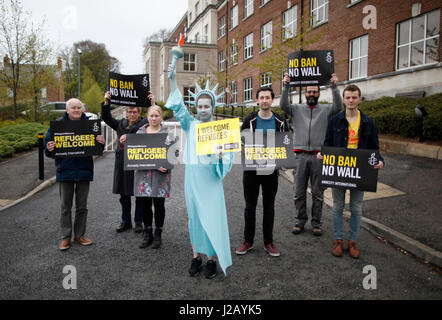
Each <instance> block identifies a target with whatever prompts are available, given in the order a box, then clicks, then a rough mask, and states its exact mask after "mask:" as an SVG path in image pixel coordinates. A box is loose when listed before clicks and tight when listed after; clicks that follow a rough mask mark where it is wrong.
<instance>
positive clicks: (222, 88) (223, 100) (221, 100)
mask: <svg viewBox="0 0 442 320" xmlns="http://www.w3.org/2000/svg"><path fill="white" fill-rule="evenodd" d="M223 92H224V87H220V88H219V89H218V94H221V93H223ZM218 102H219V103H226V95H225V94H224V95H223V96H222V97H221V98H219V99H218Z"/></svg>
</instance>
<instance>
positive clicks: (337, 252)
mask: <svg viewBox="0 0 442 320" xmlns="http://www.w3.org/2000/svg"><path fill="white" fill-rule="evenodd" d="M343 246H344V242H343V240H335V244H334V246H333V250H332V254H333V255H334V256H335V257H342V250H343Z"/></svg>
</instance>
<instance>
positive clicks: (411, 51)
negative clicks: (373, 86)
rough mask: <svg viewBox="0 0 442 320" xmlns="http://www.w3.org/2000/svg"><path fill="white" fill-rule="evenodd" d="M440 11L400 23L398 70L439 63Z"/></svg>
mask: <svg viewBox="0 0 442 320" xmlns="http://www.w3.org/2000/svg"><path fill="white" fill-rule="evenodd" d="M439 36H440V9H438V10H434V11H432V12H429V13H427V14H423V15H420V16H418V17H415V18H413V19H410V20H407V21H405V22H402V23H399V24H398V25H397V31H396V39H397V40H396V43H397V47H396V55H397V57H396V61H397V62H396V69H403V68H410V67H414V66H418V65H424V64H430V63H437V62H439Z"/></svg>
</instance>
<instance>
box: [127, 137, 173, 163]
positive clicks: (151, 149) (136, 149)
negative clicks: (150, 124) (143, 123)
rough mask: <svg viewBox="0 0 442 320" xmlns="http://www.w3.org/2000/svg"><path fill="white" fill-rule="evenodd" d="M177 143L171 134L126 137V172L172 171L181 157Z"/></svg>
mask: <svg viewBox="0 0 442 320" xmlns="http://www.w3.org/2000/svg"><path fill="white" fill-rule="evenodd" d="M177 141H178V137H173V136H172V134H171V133H146V134H143V133H140V134H128V135H126V143H125V145H124V170H152V169H158V168H160V167H163V168H166V169H171V168H172V167H173V165H174V164H175V163H176V161H177V158H178V156H179V147H178V145H177V144H176V142H177Z"/></svg>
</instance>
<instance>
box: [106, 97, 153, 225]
mask: <svg viewBox="0 0 442 320" xmlns="http://www.w3.org/2000/svg"><path fill="white" fill-rule="evenodd" d="M149 98H150V99H151V100H152V104H153V96H152V94H151V95H150V96H149ZM110 99H111V96H110V92H109V91H108V92H106V94H105V95H104V102H103V103H102V104H101V114H102V117H103V121H104V122H105V123H106V124H107V125H108V126H109V127H111V128H112V129H114V130H115V131H116V132H117V137H118V143H117V148H116V150H115V166H114V183H113V188H112V192H113V193H114V194H119V195H120V203H121V209H122V213H121V224H120V226H119V227H118V228H117V230H116V231H117V232H118V233H120V232H124V231H126V230H130V229H132V221H131V204H132V202H131V196H133V195H134V186H133V184H134V172H133V171H125V170H124V143H125V141H126V134H128V133H137V131H138V129H139V128H140V127H142V126H143V125H144V124H145V123H147V119H141V108H139V107H128V108H127V109H126V118H125V119H121V120H116V119H114V118H113V117H112V114H111V111H110ZM135 201H136V202H135V219H134V220H135V232H136V233H140V232H141V231H143V226H142V215H143V207H142V201H141V198H136V200H135Z"/></svg>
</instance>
